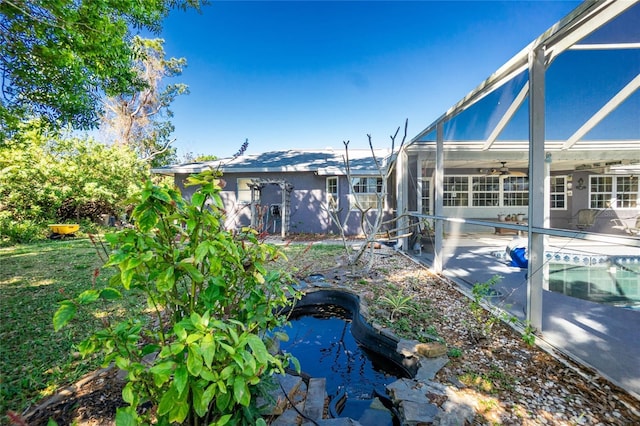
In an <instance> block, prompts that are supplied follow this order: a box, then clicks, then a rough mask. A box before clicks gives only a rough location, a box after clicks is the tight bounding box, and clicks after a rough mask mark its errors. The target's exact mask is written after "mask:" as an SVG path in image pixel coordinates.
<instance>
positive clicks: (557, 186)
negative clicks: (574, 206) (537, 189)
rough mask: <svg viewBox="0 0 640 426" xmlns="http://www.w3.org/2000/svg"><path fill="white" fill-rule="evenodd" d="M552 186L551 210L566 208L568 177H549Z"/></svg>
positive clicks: (550, 192) (550, 191)
mask: <svg viewBox="0 0 640 426" xmlns="http://www.w3.org/2000/svg"><path fill="white" fill-rule="evenodd" d="M549 182H550V185H551V188H550V190H549V194H550V197H551V203H550V208H551V210H566V208H567V191H566V187H567V177H566V176H551V178H550V179H549Z"/></svg>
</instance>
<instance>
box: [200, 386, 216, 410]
mask: <svg viewBox="0 0 640 426" xmlns="http://www.w3.org/2000/svg"><path fill="white" fill-rule="evenodd" d="M217 389H218V386H217V385H216V384H215V383H211V384H210V385H209V386H207V389H205V391H204V392H203V393H202V404H203V405H205V406H206V407H207V408H208V407H209V404H211V401H213V397H214V396H215V395H216V390H217Z"/></svg>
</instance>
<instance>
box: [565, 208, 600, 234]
mask: <svg viewBox="0 0 640 426" xmlns="http://www.w3.org/2000/svg"><path fill="white" fill-rule="evenodd" d="M598 213H600V211H599V210H594V209H581V210H578V213H577V214H576V215H575V216H574V217H573V218H572V219H571V222H569V223H570V224H573V225H575V227H576V228H578V229H579V230H581V231H582V230H584V229H588V228H591V227H592V226H593V224H594V223H595V222H596V217H597V216H598Z"/></svg>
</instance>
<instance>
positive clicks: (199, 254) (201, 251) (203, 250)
mask: <svg viewBox="0 0 640 426" xmlns="http://www.w3.org/2000/svg"><path fill="white" fill-rule="evenodd" d="M210 246H211V243H210V242H209V241H203V242H201V243H200V244H198V247H196V251H195V261H196V262H197V263H201V262H202V260H203V259H204V258H205V256H206V255H207V254H209V247H210Z"/></svg>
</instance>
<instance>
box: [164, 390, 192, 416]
mask: <svg viewBox="0 0 640 426" xmlns="http://www.w3.org/2000/svg"><path fill="white" fill-rule="evenodd" d="M188 393H189V392H185V393H184V395H185V396H186V395H187V394H188ZM188 415H189V404H187V402H186V401H184V400H178V401H176V402H175V403H174V404H173V408H172V409H171V412H170V413H169V421H170V422H172V423H173V422H175V423H182V422H183V421H184V419H186V418H187V416H188Z"/></svg>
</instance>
